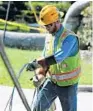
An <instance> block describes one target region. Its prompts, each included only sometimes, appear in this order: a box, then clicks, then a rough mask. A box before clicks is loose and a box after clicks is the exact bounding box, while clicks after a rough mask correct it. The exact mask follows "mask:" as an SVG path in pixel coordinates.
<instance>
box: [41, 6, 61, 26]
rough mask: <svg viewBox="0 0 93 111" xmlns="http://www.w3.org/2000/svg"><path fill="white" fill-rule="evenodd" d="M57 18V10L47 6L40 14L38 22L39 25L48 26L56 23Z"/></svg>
mask: <svg viewBox="0 0 93 111" xmlns="http://www.w3.org/2000/svg"><path fill="white" fill-rule="evenodd" d="M58 18H59V13H58V10H57V8H56V7H55V6H52V5H47V6H45V7H44V8H43V9H42V10H41V12H40V21H39V24H41V25H48V24H51V23H53V22H56V21H57V20H58Z"/></svg>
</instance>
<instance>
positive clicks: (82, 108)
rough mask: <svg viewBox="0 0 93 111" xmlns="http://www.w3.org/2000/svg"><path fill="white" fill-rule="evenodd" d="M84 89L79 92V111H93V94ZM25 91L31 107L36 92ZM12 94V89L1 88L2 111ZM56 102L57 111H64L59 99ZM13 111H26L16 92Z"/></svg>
mask: <svg viewBox="0 0 93 111" xmlns="http://www.w3.org/2000/svg"><path fill="white" fill-rule="evenodd" d="M83 88H84V86H80V88H79V92H78V111H93V108H92V103H93V92H90V90H88V91H86V90H81V89H83ZM87 89H90V88H89V87H87ZM23 91H24V94H25V95H26V98H27V100H28V103H29V105H31V100H32V98H33V93H34V90H33V89H23ZM82 91H83V92H82ZM11 92H12V87H7V86H0V111H4V108H5V106H6V103H7V101H8V100H9V97H10V95H11ZM55 102H56V105H57V106H56V107H57V110H56V111H62V110H61V107H60V103H59V100H58V98H57V99H56V101H55ZM6 111H9V110H8V109H7V110H6ZM12 111H26V109H25V107H24V105H23V104H22V101H21V99H20V97H19V95H18V93H17V91H16V90H15V94H14V101H13V109H12Z"/></svg>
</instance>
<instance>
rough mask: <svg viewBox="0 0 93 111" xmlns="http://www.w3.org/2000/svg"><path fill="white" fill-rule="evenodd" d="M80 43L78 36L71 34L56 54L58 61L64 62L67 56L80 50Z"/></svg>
mask: <svg viewBox="0 0 93 111" xmlns="http://www.w3.org/2000/svg"><path fill="white" fill-rule="evenodd" d="M78 45H79V44H78V39H77V37H75V36H73V35H69V36H68V37H67V38H66V39H65V40H64V41H63V43H62V45H61V48H60V49H59V50H58V51H57V52H55V54H54V57H55V60H56V62H57V63H59V62H62V61H63V60H64V59H66V58H67V57H69V56H73V55H75V54H76V53H77V52H78Z"/></svg>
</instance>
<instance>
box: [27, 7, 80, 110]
mask: <svg viewBox="0 0 93 111" xmlns="http://www.w3.org/2000/svg"><path fill="white" fill-rule="evenodd" d="M40 23H41V24H43V25H44V26H45V27H46V29H47V30H48V31H49V33H51V34H52V35H53V36H52V37H50V38H48V39H47V38H46V42H45V47H44V51H43V58H42V59H37V60H34V61H33V62H31V63H28V66H27V70H30V71H33V70H36V69H38V68H40V67H42V68H43V69H44V71H45V72H44V73H39V74H37V78H38V80H40V79H41V78H42V77H43V76H46V72H47V70H48V72H49V74H50V78H48V79H46V81H45V82H44V84H43V86H42V88H41V89H40V91H39V92H38V95H37V99H36V100H35V101H34V106H33V111H46V110H48V108H49V107H50V105H51V104H52V102H53V101H54V100H55V99H56V97H58V98H59V100H60V103H61V106H62V111H77V85H78V81H79V77H80V57H79V41H78V37H77V36H76V35H75V34H74V33H73V32H71V31H68V30H66V29H65V28H64V27H63V25H62V24H61V23H60V21H59V13H58V10H57V8H56V7H55V6H52V5H47V6H45V7H44V8H43V9H42V10H41V12H40Z"/></svg>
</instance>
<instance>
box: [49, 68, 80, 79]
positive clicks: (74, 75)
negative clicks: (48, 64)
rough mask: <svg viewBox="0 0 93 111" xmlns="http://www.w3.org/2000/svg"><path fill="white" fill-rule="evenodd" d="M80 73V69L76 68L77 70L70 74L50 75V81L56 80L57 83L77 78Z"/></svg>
mask: <svg viewBox="0 0 93 111" xmlns="http://www.w3.org/2000/svg"><path fill="white" fill-rule="evenodd" d="M80 72H81V67H78V68H77V69H75V70H73V71H71V72H66V73H61V74H52V75H51V76H52V79H54V80H57V81H63V80H69V79H73V78H75V77H77V76H78V75H79V74H80Z"/></svg>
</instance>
